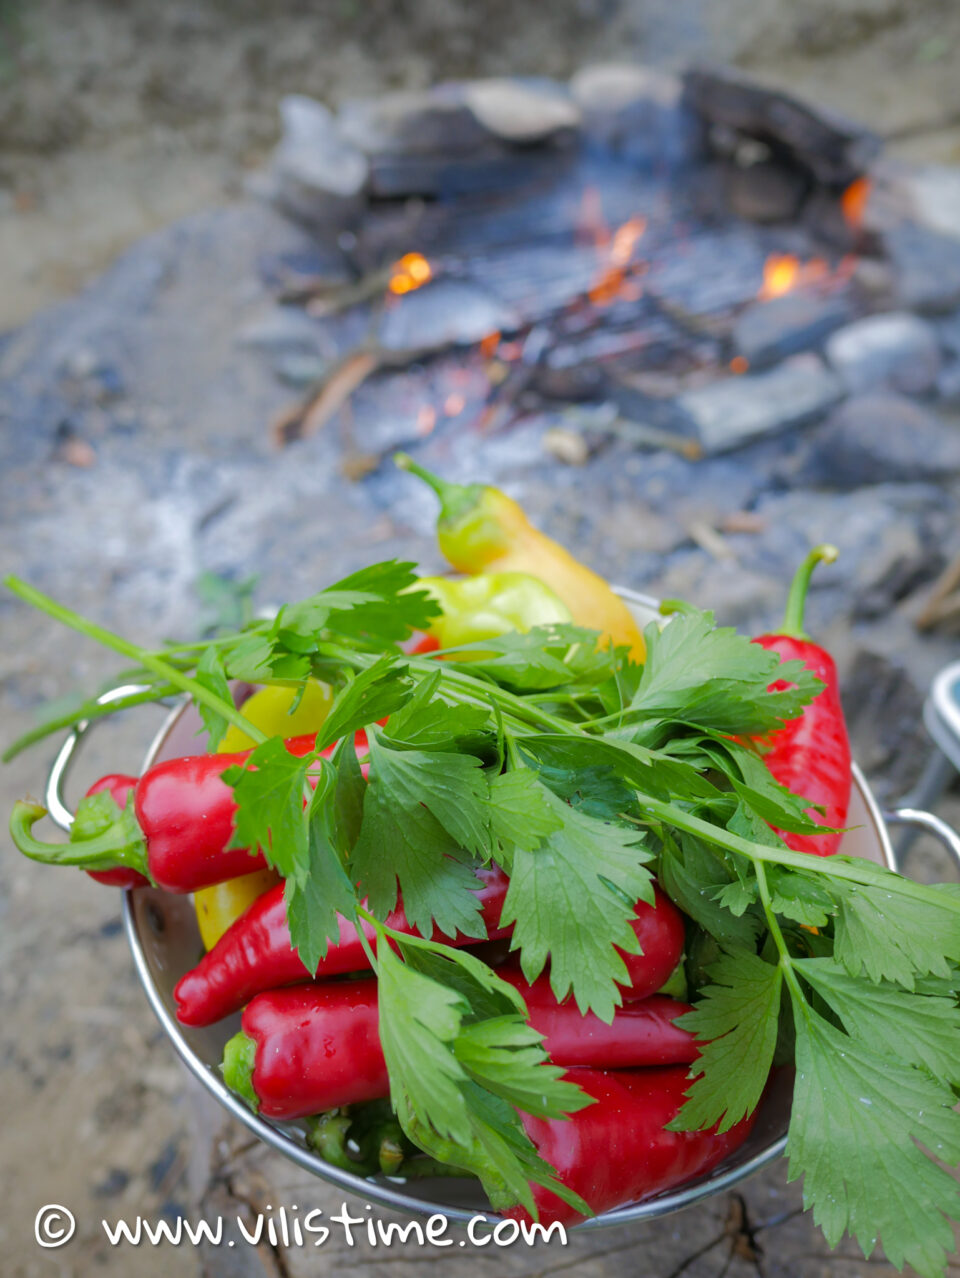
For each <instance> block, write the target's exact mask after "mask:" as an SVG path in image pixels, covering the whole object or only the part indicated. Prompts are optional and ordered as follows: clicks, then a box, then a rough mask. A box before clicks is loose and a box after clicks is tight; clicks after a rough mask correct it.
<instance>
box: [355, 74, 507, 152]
mask: <svg viewBox="0 0 960 1278" xmlns="http://www.w3.org/2000/svg"><path fill="white" fill-rule="evenodd" d="M337 126H338V128H339V130H340V133H341V136H342V137H343V138H344V139H346V141H348V142H350V143H351V145H353V146H355V147H356V148H357V149H358V150H360V151H362V152H363V153H364V155H366V156H368V157H370V158H372V157H383V156H385V155H394V156H397V155H406V156H410V155H431V154H434V153H437V152H441V153H443V154H446V155H453V154H458V153H459V154H461V155H465V154H468V153H469V152H471V151H476V150H478V149H481V148H482V147H484V146H485V145H487V144H488V143H489V142H490V130H489V129H487V128H486V127H485V126H484V125H483V124H481V123H480V121H479V120H478V119H477V116H476V115H475V114H474V112H473V111H472V110H471V109H470V107H469V106H468V104H467V102H466V101H465V99H464V95H463V93H462V91H461V89H460V86H458V85H438V86H437V87H435V88H432V89H424V90H406V91H402V92H397V93H384V94H381V95H380V96H379V97H376V98H356V99H351V100H348V101H347V102H344V103H343V105H342V106H341V107H340V110H339V112H338V113H337Z"/></svg>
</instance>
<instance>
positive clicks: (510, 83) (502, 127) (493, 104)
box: [463, 77, 582, 143]
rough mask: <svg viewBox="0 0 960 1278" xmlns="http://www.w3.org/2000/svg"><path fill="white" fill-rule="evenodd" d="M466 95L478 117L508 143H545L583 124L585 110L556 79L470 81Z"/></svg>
mask: <svg viewBox="0 0 960 1278" xmlns="http://www.w3.org/2000/svg"><path fill="white" fill-rule="evenodd" d="M463 98H464V101H465V102H466V104H467V106H469V108H470V110H471V111H472V112H473V114H474V115H475V116H476V118H477V120H479V122H480V123H481V124H482V125H483V127H484V128H486V129H488V130H489V131H490V132H491V133H493V134H494V135H495V136H496V137H498V138H501V139H503V140H504V141H505V142H515V143H516V142H520V143H531V142H543V141H545V140H546V139H548V138H550V137H552V136H553V135H554V134H556V133H559V132H562V131H564V132H566V131H570V130H574V129H578V128H579V127H580V122H581V118H582V117H581V112H580V108H579V106H578V105H577V103H576V102H575V101H574V100H573V98H572V97H571V96H570V95H569V93H568V92H567V90H566V89H565V88H564V87H563V86H562V85H560V84H557V83H556V81H553V80H540V79H536V80H534V79H530V80H511V79H507V78H506V77H504V78H494V79H489V80H470V81H468V82H467V83H466V84H465V85H464V86H463Z"/></svg>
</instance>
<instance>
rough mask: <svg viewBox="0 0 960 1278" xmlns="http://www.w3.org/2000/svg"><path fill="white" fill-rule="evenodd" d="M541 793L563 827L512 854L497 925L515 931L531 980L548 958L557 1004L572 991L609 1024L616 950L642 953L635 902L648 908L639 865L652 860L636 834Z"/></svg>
mask: <svg viewBox="0 0 960 1278" xmlns="http://www.w3.org/2000/svg"><path fill="white" fill-rule="evenodd" d="M538 784H540V783H538ZM541 789H542V794H543V797H544V801H545V803H546V805H547V807H548V809H550V810H551V811H553V812H554V813H555V814H556V816H557V817H558V818H560V820H561V822H562V824H561V825H560V827H559V828H558V829H556V830H552V831H551V832H550V833H549V834H547V835H546V837H545V839H544V841H543V843H542V844H541V845H540V847H538V848H534V849H532V850H531V849H530V848H529V847H521V846H515V847H514V848H513V854H512V868H511V872H510V886H509V888H508V889H507V897H506V900H505V901H504V905H503V916H502V922H503V924H505V925H506V924H509V923H514V924H515V927H514V931H513V936H512V938H511V942H510V948H511V949H513V950H519V951H520V965H521V967H522V968H523V974H524V976H525V977H526V979H527V980H528V981H533V980H535V979H536V977H537V976H539V975H540V973H541V972H542V971H543V968H544V965H545V964H546V962H547V959H548V958H549V960H550V986H551V989H552V990H553V992H554V994H555V995H556V996H557V998H558V999H563V998H565V997H566V996H567V994H568V993H570V992H571V991H572V992H573V996H574V998H575V1000H576V1003H577V1006H578V1007H579V1008H580V1011H581V1012H587V1011H591V1010H592V1011H594V1012H596V1013H597V1015H598V1016H599V1017H600V1018H601V1019H602V1020H605V1021H607V1022H609V1021H611V1020H612V1019H613V1013H614V1009H615V1008H616V1007H617V1006H618V1004H619V1003H620V1002H621V997H620V992H619V990H618V989H617V986H616V982H617V981H620V982H621V983H624V982H625V981H626V978H627V969H626V966H625V964H624V962H623V959H622V958H621V956H620V955H619V954H618V953H617V950H616V949H615V948H614V947H615V946H616V947H619V948H620V949H622V950H625V951H626V952H627V953H628V954H636V953H638V952H639V943H638V941H637V937H636V934H635V932H634V931H633V929H632V927H631V926H630V920H631V919H632V918H633V911H634V905H635V903H636V901H637V900H638V899H641V898H642V899H643V900H646V901H650V902H652V901H653V888H652V884H651V875H650V871H649V870H647V869H646V868H645V865H644V863H645V862H646V861H649V860H650V856H651V854H650V852H649V851H648V850H647V849H646V848H644V847H641V846H639V841H640V838H641V837H642V836H641V835H640V833H639V832H638V831H636V830H626V829H624V828H623V827H622V826H616V825H606V824H604V823H603V822H601V821H597V820H595V819H594V818H593V817H589V816H586V815H585V814H584V813H582V812H578V811H576V810H575V809H573V808H569V807H567V805H566V804H565V803H564V802H563V801H562V800H561V799H558V798H557V797H556V795H554V794H552V793H551V792H550V791H549V790H547V789H546V787H545V786H541Z"/></svg>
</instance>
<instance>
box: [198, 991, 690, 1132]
mask: <svg viewBox="0 0 960 1278" xmlns="http://www.w3.org/2000/svg"><path fill="white" fill-rule="evenodd" d="M502 974H503V975H506V976H507V979H508V980H510V983H511V984H512V985H514V986H516V988H517V989H519V990H520V992H521V994H523V996H524V997H525V998H529V1001H528V1003H527V1010H528V1011H529V1013H530V1017H529V1021H530V1024H531V1025H533V1027H534V1029H536V1030H539V1031H540V1033H545V1034H546V1035H547V1042H546V1049H547V1051H548V1054H549V1056H550V1059H551V1060H552V1061H553V1062H554V1063H555V1064H557V1065H581V1064H589V1065H594V1066H601V1067H603V1068H616V1067H619V1066H629V1067H636V1066H641V1065H662V1064H664V1063H665V1062H669V1063H675V1062H683V1063H685V1064H689V1063H690V1062H691V1061H692V1060H693V1059H694V1058H695V1056H696V1055H697V1049H696V1047H695V1046H694V1041H693V1036H692V1035H691V1034H688V1033H686V1032H685V1031H684V1030H679V1029H677V1027H676V1026H675V1025H673V1024H671V1020H670V1018H671V1017H673V1016H681V1015H682V1014H683V1013H684V1012H688V1011H690V1008H689V1007H688V1006H687V1005H686V1004H684V1003H675V1002H673V1000H672V999H656V998H654V999H646V1000H644V1002H642V1003H633V1004H630V1005H629V1006H628V1007H621V1008H618V1009H617V1011H616V1013H615V1014H614V1019H613V1024H612V1025H604V1024H603V1022H601V1021H598V1020H597V1018H596V1017H595V1016H586V1017H584V1016H581V1015H580V1012H579V1010H578V1009H577V1007H576V1005H575V1004H574V1003H573V1002H572V1001H569V1000H568V1001H567V1002H565V1003H563V1004H562V1005H561V1004H558V1003H557V1001H556V999H555V998H554V997H553V995H552V994H551V992H550V988H549V985H548V984H544V985H542V986H541V984H540V982H537V984H536V986H534V987H531V986H528V985H526V984H525V983H524V981H523V977H522V976H521V975H520V974H519V973H508V974H507V973H502ZM241 1024H242V1026H243V1029H242V1030H241V1032H240V1033H239V1034H236V1035H234V1037H233V1038H232V1039H231V1040H230V1042H229V1043H228V1044H227V1048H226V1051H225V1053H224V1061H223V1075H224V1078H225V1079H226V1081H227V1084H228V1085H229V1086H230V1087H231V1088H233V1090H234V1091H236V1092H238V1093H239V1094H240V1095H241V1096H245V1097H246V1098H247V1099H248V1100H250V1101H251V1103H253V1104H255V1105H256V1106H257V1107H258V1108H259V1110H260V1112H261V1113H262V1114H265V1115H266V1116H267V1117H268V1118H280V1119H293V1118H303V1117H304V1116H305V1115H307V1114H316V1113H319V1112H320V1111H322V1110H325V1109H332V1108H334V1107H336V1106H338V1105H353V1104H358V1103H359V1102H360V1101H365V1100H374V1099H376V1098H378V1097H381V1096H388V1095H389V1093H390V1085H389V1079H388V1077H387V1067H386V1064H385V1063H384V1059H383V1049H382V1047H381V1045H380V1033H379V1019H378V1004H377V982H376V981H375V980H373V979H371V978H367V979H366V980H360V981H333V982H321V983H317V984H310V985H307V984H301V985H296V986H293V987H291V988H289V989H284V990H268V991H266V992H264V993H262V994H258V995H257V996H256V997H255V998H254V999H253V1000H252V1001H251V1002H250V1003H248V1004H247V1007H246V1009H245V1010H244V1013H243V1019H242V1022H241ZM575 1073H578V1072H577V1071H575ZM679 1073H680V1076H681V1078H683V1077H685V1075H684V1072H683V1071H682V1070H681V1071H679Z"/></svg>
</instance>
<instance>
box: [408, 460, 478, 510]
mask: <svg viewBox="0 0 960 1278" xmlns="http://www.w3.org/2000/svg"><path fill="white" fill-rule="evenodd" d="M393 460H394V463H395V465H396V466H398V467H399V469H400V470H405V471H408V472H409V473H410V474H411V475H416V476H417V478H418V479H422V480H423V482H424V483H425V484H427V485H428V486H429V487H430V488H432V489H433V491H434V492H435V493H436V494H437V496H438V497H439V498H440V519H441V520H443V521H447V520H455V519H459V518H460V516H461V515H464V514H466V512H467V511H468V510H470V508H471V507H473V506H475V505H476V504H477V502H478V501H479V500H480V498H481V497H482V496H483V487H484V486H483V484H454V483H452V482H451V481H450V480H449V479H441V478H440V476H439V475H435V474H434V473H433V471H431V470H427V468H426V467H425V466H421V465H420V463H419V462H415V461H414V460H413V458H412V457H411V456H410V455H409V453H394V455H393Z"/></svg>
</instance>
